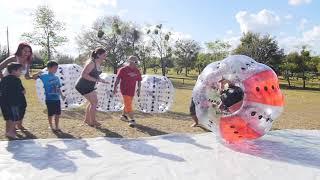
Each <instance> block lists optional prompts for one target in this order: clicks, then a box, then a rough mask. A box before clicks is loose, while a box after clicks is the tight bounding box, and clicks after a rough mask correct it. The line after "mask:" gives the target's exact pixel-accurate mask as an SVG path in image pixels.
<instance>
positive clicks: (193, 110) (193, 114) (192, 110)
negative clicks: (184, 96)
mask: <svg viewBox="0 0 320 180" xmlns="http://www.w3.org/2000/svg"><path fill="white" fill-rule="evenodd" d="M189 111H190V116H191V117H192V119H193V121H194V123H193V124H192V125H191V127H196V126H198V118H197V115H196V105H195V104H194V101H193V99H192V100H191V103H190V109H189Z"/></svg>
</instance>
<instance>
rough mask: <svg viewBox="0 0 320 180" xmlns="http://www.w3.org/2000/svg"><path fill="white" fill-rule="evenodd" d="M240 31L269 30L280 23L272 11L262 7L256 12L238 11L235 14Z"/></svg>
mask: <svg viewBox="0 0 320 180" xmlns="http://www.w3.org/2000/svg"><path fill="white" fill-rule="evenodd" d="M236 19H237V22H238V23H239V25H240V30H241V32H248V31H254V32H270V31H272V30H274V29H275V28H276V27H277V26H278V25H280V17H279V16H277V15H276V14H275V13H273V12H272V11H269V10H266V9H263V10H261V11H260V12H258V13H257V14H250V13H249V12H247V11H240V12H238V13H237V14H236Z"/></svg>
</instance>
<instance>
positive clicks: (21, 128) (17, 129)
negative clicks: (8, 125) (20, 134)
mask: <svg viewBox="0 0 320 180" xmlns="http://www.w3.org/2000/svg"><path fill="white" fill-rule="evenodd" d="M16 131H27V129H26V128H24V127H23V126H22V125H17V127H16Z"/></svg>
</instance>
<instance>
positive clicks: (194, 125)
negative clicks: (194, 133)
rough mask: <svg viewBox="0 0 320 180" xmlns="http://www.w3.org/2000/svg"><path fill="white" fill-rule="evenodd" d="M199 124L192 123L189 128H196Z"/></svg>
mask: <svg viewBox="0 0 320 180" xmlns="http://www.w3.org/2000/svg"><path fill="white" fill-rule="evenodd" d="M198 126H199V124H198V123H193V124H192V125H191V126H190V127H198Z"/></svg>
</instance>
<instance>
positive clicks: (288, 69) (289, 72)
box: [280, 52, 300, 87]
mask: <svg viewBox="0 0 320 180" xmlns="http://www.w3.org/2000/svg"><path fill="white" fill-rule="evenodd" d="M299 58H300V55H299V54H298V53H297V52H294V53H290V54H288V55H287V56H286V58H285V59H284V61H283V62H282V64H281V66H280V69H281V71H282V75H283V76H284V78H285V79H286V80H287V81H288V85H289V87H291V82H290V78H291V77H292V76H293V73H294V72H295V71H296V69H297V65H296V63H295V62H297V61H298V59H299Z"/></svg>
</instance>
